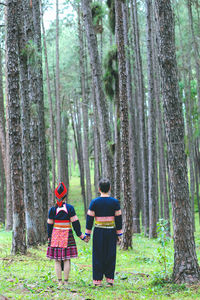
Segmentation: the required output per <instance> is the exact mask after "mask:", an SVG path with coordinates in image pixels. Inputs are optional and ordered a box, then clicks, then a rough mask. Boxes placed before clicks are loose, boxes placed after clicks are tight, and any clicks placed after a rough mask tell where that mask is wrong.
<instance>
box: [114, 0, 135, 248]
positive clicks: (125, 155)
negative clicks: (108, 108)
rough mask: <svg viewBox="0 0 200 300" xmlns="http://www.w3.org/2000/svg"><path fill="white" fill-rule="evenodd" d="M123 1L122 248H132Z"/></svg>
mask: <svg viewBox="0 0 200 300" xmlns="http://www.w3.org/2000/svg"><path fill="white" fill-rule="evenodd" d="M122 2H123V1H121V0H115V22H116V23H115V30H116V42H117V54H118V71H119V98H120V120H121V150H122V192H123V204H124V213H123V218H124V234H123V239H122V248H123V249H128V248H129V247H132V230H133V229H132V226H133V207H132V197H131V186H130V184H131V180H130V154H129V120H128V97H127V80H126V54H125V43H124V29H123V28H124V25H123V14H122Z"/></svg>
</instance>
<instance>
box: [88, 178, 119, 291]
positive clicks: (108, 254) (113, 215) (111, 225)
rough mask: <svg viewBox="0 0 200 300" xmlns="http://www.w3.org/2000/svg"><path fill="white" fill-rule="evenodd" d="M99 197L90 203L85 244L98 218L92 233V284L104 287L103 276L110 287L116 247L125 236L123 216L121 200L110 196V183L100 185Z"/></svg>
mask: <svg viewBox="0 0 200 300" xmlns="http://www.w3.org/2000/svg"><path fill="white" fill-rule="evenodd" d="M99 192H100V197H98V198H96V199H93V200H92V201H91V203H90V206H89V209H88V212H87V220H86V231H85V236H86V238H85V241H86V242H88V241H89V240H90V235H91V231H92V226H93V221H94V217H95V228H94V233H93V251H92V265H93V283H94V285H95V286H101V285H102V280H103V275H105V277H106V281H107V284H108V285H110V286H112V285H113V283H114V273H115V263H116V244H117V241H118V242H120V239H121V238H120V237H121V235H122V213H121V209H120V203H119V200H117V199H115V198H112V197H110V195H109V193H110V182H109V180H108V179H101V180H100V182H99Z"/></svg>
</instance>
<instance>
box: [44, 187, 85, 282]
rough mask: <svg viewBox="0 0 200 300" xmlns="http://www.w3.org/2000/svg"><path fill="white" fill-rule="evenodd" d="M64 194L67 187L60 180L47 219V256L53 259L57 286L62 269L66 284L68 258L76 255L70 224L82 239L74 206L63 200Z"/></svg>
mask: <svg viewBox="0 0 200 300" xmlns="http://www.w3.org/2000/svg"><path fill="white" fill-rule="evenodd" d="M66 195H67V188H66V186H65V185H64V183H63V182H61V183H59V185H58V186H57V188H56V189H55V196H56V200H57V202H56V205H55V206H53V207H51V208H50V210H49V215H48V220H47V230H48V248H47V257H48V258H50V259H55V271H56V276H57V279H58V284H59V286H60V285H62V270H63V271H64V284H67V282H68V277H69V272H70V259H71V258H74V257H77V256H78V252H77V247H76V242H75V239H74V236H73V232H72V228H71V224H72V227H73V229H74V230H75V232H76V235H77V236H78V237H79V238H81V239H82V240H84V235H83V234H82V232H81V226H80V222H79V219H78V217H77V215H76V212H75V210H74V207H73V206H72V205H70V204H68V203H65V202H64V199H65V197H66Z"/></svg>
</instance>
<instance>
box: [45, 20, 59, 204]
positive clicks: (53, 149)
mask: <svg viewBox="0 0 200 300" xmlns="http://www.w3.org/2000/svg"><path fill="white" fill-rule="evenodd" d="M42 30H43V44H44V57H45V68H46V81H47V90H48V103H49V116H50V139H51V160H52V195H51V201H50V203H52V205H51V206H53V203H54V199H55V195H54V190H55V181H56V174H55V172H56V170H55V168H56V167H55V166H56V164H55V142H54V116H53V105H52V91H51V85H50V76H49V65H48V57H47V45H46V34H45V27H44V22H43V18H42Z"/></svg>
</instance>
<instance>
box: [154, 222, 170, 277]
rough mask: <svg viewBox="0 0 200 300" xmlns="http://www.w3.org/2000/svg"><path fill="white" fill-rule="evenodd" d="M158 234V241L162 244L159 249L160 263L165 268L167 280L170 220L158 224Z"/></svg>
mask: <svg viewBox="0 0 200 300" xmlns="http://www.w3.org/2000/svg"><path fill="white" fill-rule="evenodd" d="M157 233H158V241H159V242H160V244H161V247H158V248H157V251H158V256H159V262H160V263H161V264H162V265H163V266H164V273H165V278H167V262H168V257H167V255H166V246H167V244H168V243H169V241H170V238H169V227H168V220H164V219H160V220H159V222H158V223H157Z"/></svg>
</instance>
